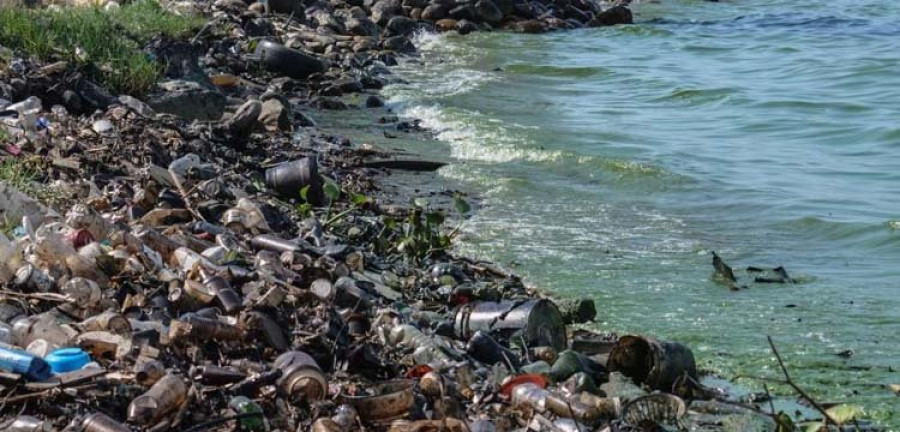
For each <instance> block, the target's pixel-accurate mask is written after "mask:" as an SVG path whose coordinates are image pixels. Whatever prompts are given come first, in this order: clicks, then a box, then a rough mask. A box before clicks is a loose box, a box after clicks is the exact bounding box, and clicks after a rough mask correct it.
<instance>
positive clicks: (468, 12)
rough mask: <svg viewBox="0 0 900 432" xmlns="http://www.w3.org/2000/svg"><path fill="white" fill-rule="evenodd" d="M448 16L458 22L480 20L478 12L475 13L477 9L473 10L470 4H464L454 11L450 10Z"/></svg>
mask: <svg viewBox="0 0 900 432" xmlns="http://www.w3.org/2000/svg"><path fill="white" fill-rule="evenodd" d="M448 15H450V18H453V19H455V20H457V21H462V20H470V21H471V20H476V19H478V12H477V11H475V8H473V7H472V6H471V5H468V4H464V5H462V6H457V7H455V8H453V9H450V12H448Z"/></svg>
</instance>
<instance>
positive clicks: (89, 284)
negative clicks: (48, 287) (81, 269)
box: [59, 277, 103, 309]
mask: <svg viewBox="0 0 900 432" xmlns="http://www.w3.org/2000/svg"><path fill="white" fill-rule="evenodd" d="M59 291H60V292H61V293H62V294H64V295H65V296H66V297H67V298H69V299H71V300H72V301H73V302H75V305H76V306H78V307H80V308H83V309H87V308H91V307H93V306H94V305H96V304H97V302H99V301H100V298H101V297H102V296H103V293H102V292H101V291H100V286H99V285H97V283H96V282H94V281H92V280H89V279H85V278H82V277H75V278H72V279H69V281H68V282H66V284H65V285H63V286H62V288H60V290H59Z"/></svg>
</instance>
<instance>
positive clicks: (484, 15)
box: [475, 0, 503, 24]
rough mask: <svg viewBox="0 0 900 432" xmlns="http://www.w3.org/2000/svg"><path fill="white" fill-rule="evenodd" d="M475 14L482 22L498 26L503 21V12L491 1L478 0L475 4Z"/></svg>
mask: <svg viewBox="0 0 900 432" xmlns="http://www.w3.org/2000/svg"><path fill="white" fill-rule="evenodd" d="M475 12H476V13H477V14H478V18H479V19H481V21H484V22H486V23H490V24H497V23H499V22H500V21H502V20H503V12H501V11H500V9H499V8H498V7H497V5H495V4H494V2H493V1H491V0H478V2H477V3H475Z"/></svg>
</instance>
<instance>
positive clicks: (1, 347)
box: [0, 344, 51, 381]
mask: <svg viewBox="0 0 900 432" xmlns="http://www.w3.org/2000/svg"><path fill="white" fill-rule="evenodd" d="M0 369H2V370H5V371H9V372H13V373H17V374H20V375H24V376H25V377H26V378H28V379H30V380H33V381H43V380H45V379H47V378H50V374H51V371H50V365H49V364H47V362H45V361H44V360H43V359H41V358H40V357H36V356H33V355H31V354H29V353H28V352H25V351H22V350H20V349H18V348H16V347H14V346H11V345H6V344H0Z"/></svg>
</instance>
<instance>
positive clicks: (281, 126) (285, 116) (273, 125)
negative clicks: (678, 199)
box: [258, 98, 292, 132]
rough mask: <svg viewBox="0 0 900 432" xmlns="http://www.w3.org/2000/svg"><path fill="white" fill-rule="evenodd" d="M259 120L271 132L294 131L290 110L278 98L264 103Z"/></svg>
mask: <svg viewBox="0 0 900 432" xmlns="http://www.w3.org/2000/svg"><path fill="white" fill-rule="evenodd" d="M258 120H259V122H260V123H262V125H263V127H265V129H266V130H267V131H269V132H278V131H290V130H292V127H291V115H290V108H289V107H287V106H286V105H285V104H284V102H282V101H281V100H279V99H278V98H272V99H269V100H266V101H265V102H263V103H262V107H261V111H260V113H259V118H258Z"/></svg>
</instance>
